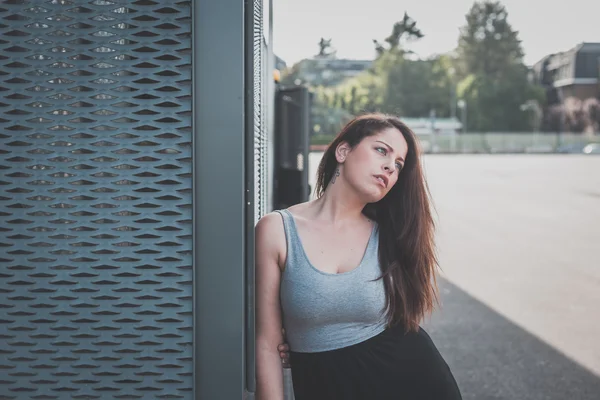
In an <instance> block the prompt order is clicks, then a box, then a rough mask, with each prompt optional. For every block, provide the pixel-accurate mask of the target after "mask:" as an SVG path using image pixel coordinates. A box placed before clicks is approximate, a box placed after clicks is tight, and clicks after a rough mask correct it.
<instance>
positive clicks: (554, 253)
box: [310, 153, 600, 400]
mask: <svg viewBox="0 0 600 400" xmlns="http://www.w3.org/2000/svg"><path fill="white" fill-rule="evenodd" d="M319 159H320V154H319V153H313V154H311V159H310V162H311V171H315V170H316V166H317V164H318V161H319ZM424 165H425V169H426V173H427V177H428V181H429V185H430V188H431V191H432V194H433V198H434V202H435V205H436V209H437V221H438V247H439V254H440V263H441V267H442V269H443V274H442V279H441V282H440V289H441V297H442V302H443V306H442V308H441V309H440V310H439V311H438V312H436V313H435V314H434V315H433V316H432V318H431V320H430V321H427V322H426V323H425V328H426V329H427V330H428V331H429V333H430V334H431V336H432V337H433V339H434V341H435V342H436V344H437V345H438V347H439V348H440V351H441V352H442V354H443V355H444V357H445V358H446V360H447V361H448V363H449V364H450V366H451V368H452V370H453V371H454V374H455V376H456V378H457V381H458V383H459V386H460V387H461V390H462V392H463V396H464V399H465V400H466V399H472V400H475V399H477V400H488V399H489V400H491V399H494V400H500V399H501V400H521V399H522V400H542V399H544V400H567V399H577V400H588V399H589V400H592V399H593V400H599V399H600V157H595V156H579V155H493V156H488V155H458V156H452V155H429V156H426V157H425V159H424ZM311 174H312V172H311ZM311 178H312V177H311ZM312 179H313V182H312V184H313V185H314V178H312Z"/></svg>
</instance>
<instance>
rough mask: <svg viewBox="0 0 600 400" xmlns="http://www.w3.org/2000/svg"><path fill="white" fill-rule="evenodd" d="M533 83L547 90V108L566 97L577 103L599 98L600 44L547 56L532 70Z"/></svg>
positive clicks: (578, 47)
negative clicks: (577, 101) (575, 100)
mask: <svg viewBox="0 0 600 400" xmlns="http://www.w3.org/2000/svg"><path fill="white" fill-rule="evenodd" d="M532 72H533V77H534V81H535V82H536V83H538V84H541V85H542V86H544V87H545V88H546V90H547V99H548V103H549V104H556V103H561V102H562V101H563V100H564V99H566V98H568V97H575V98H578V99H580V100H585V99H588V98H596V97H599V96H600V83H599V82H600V81H599V77H600V43H580V44H578V45H577V46H575V47H573V48H572V49H570V50H567V51H564V52H560V53H556V54H550V55H548V56H546V57H544V58H543V59H542V60H540V61H538V62H537V63H536V64H535V65H534V66H533V68H532Z"/></svg>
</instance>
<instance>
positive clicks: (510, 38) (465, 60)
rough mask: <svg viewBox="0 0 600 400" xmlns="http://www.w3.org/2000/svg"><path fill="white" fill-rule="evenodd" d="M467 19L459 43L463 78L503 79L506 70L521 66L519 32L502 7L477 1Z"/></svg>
mask: <svg viewBox="0 0 600 400" xmlns="http://www.w3.org/2000/svg"><path fill="white" fill-rule="evenodd" d="M466 20H467V24H466V25H465V26H464V27H463V28H462V29H461V32H460V36H459V40H458V55H459V58H460V59H461V61H462V68H461V69H462V72H463V76H466V75H468V74H481V75H486V76H488V77H500V76H501V75H502V73H503V72H504V71H505V70H506V69H507V68H510V67H511V66H513V65H517V64H521V63H522V59H523V49H522V47H521V41H520V40H519V38H518V32H517V31H515V30H513V29H512V27H511V25H510V24H509V23H508V12H507V11H506V8H505V7H504V6H503V5H502V4H500V3H499V2H497V1H483V2H476V3H475V4H473V6H472V7H471V9H470V10H469V13H468V14H467V15H466Z"/></svg>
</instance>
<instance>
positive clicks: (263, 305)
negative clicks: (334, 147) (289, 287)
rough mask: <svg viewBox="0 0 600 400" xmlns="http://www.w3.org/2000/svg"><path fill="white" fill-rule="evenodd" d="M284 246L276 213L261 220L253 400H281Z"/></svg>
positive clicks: (257, 248)
mask: <svg viewBox="0 0 600 400" xmlns="http://www.w3.org/2000/svg"><path fill="white" fill-rule="evenodd" d="M282 246H283V247H282ZM285 246H286V244H285V232H284V230H283V223H282V220H281V217H280V216H279V215H278V214H276V213H271V214H268V215H265V216H264V217H262V218H261V219H260V221H258V224H257V225H256V228H255V265H256V274H255V277H256V400H283V369H282V366H281V359H280V357H279V351H278V350H277V346H278V345H279V344H280V343H282V342H283V335H282V332H281V329H282V322H281V307H280V302H279V284H280V279H281V269H280V267H279V265H280V255H281V254H282V249H285Z"/></svg>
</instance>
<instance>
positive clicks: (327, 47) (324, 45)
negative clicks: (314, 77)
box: [317, 38, 335, 57]
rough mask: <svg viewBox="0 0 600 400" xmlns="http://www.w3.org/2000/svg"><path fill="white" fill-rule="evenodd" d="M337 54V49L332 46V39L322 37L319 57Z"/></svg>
mask: <svg viewBox="0 0 600 400" xmlns="http://www.w3.org/2000/svg"><path fill="white" fill-rule="evenodd" d="M334 54H335V50H333V47H332V46H331V39H325V38H321V40H319V54H318V55H317V57H329V56H331V55H334Z"/></svg>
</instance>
